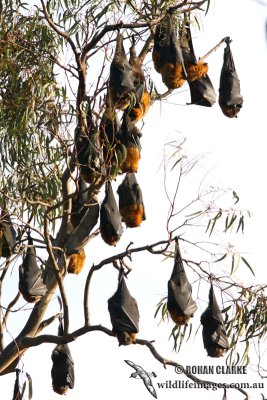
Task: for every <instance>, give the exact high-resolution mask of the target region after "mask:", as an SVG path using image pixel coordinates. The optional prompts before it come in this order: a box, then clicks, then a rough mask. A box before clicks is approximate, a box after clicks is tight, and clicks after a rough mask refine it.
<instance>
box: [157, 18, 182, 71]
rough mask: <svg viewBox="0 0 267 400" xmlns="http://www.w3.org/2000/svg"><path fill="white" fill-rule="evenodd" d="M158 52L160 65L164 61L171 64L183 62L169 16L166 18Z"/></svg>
mask: <svg viewBox="0 0 267 400" xmlns="http://www.w3.org/2000/svg"><path fill="white" fill-rule="evenodd" d="M160 52H161V54H160V59H161V65H163V64H165V63H171V64H173V65H176V64H178V63H183V55H182V49H181V46H180V44H179V42H178V38H177V34H176V32H175V29H174V27H173V23H172V18H171V17H169V19H168V25H167V30H166V35H165V37H164V39H163V41H162V45H161V48H160Z"/></svg>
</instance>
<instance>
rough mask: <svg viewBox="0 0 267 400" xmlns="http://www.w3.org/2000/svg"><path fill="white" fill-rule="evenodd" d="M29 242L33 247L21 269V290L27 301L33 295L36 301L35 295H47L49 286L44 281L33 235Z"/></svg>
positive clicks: (29, 250) (30, 248) (28, 250)
mask: <svg viewBox="0 0 267 400" xmlns="http://www.w3.org/2000/svg"><path fill="white" fill-rule="evenodd" d="M28 244H29V246H31V247H28V249H27V254H26V257H25V258H24V260H23V263H22V265H21V266H20V269H19V290H20V291H21V293H22V294H23V295H24V297H25V299H26V300H27V301H29V300H30V298H31V297H32V298H33V299H32V301H35V299H34V298H35V297H40V296H44V295H45V293H46V290H47V288H46V285H45V284H44V283H43V280H42V273H41V270H40V269H39V268H38V265H37V261H36V252H35V248H34V247H33V241H32V238H31V237H29V241H28Z"/></svg>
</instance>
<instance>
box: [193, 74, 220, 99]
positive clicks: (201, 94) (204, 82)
mask: <svg viewBox="0 0 267 400" xmlns="http://www.w3.org/2000/svg"><path fill="white" fill-rule="evenodd" d="M188 84H189V89H190V95H191V104H195V105H199V106H204V107H212V106H213V104H214V103H215V102H216V93H215V90H214V87H213V85H212V83H211V80H210V78H209V76H208V75H206V76H204V77H203V78H201V79H196V80H194V81H191V82H189V83H188Z"/></svg>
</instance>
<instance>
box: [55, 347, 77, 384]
mask: <svg viewBox="0 0 267 400" xmlns="http://www.w3.org/2000/svg"><path fill="white" fill-rule="evenodd" d="M51 358H52V361H53V365H52V370H51V376H52V383H53V386H56V387H59V386H69V388H70V389H73V387H74V382H75V375H74V362H73V359H72V356H71V353H70V349H69V346H68V345H67V344H59V345H57V346H56V347H55V349H54V350H53V352H52V356H51Z"/></svg>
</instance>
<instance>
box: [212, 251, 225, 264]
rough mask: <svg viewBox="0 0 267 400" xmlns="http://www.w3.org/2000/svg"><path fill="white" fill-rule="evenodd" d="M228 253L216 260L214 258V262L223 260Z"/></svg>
mask: <svg viewBox="0 0 267 400" xmlns="http://www.w3.org/2000/svg"><path fill="white" fill-rule="evenodd" d="M227 255H228V253H225V254H224V255H223V256H222V257H220V258H218V260H215V261H214V262H215V263H216V262H220V261H222V260H224V259H225V258H226V257H227Z"/></svg>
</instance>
